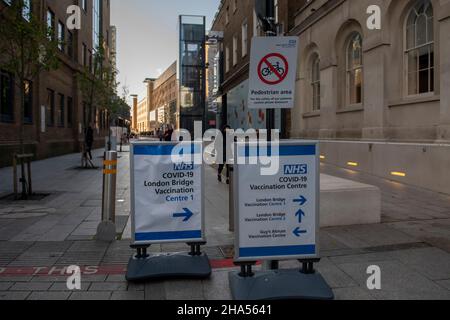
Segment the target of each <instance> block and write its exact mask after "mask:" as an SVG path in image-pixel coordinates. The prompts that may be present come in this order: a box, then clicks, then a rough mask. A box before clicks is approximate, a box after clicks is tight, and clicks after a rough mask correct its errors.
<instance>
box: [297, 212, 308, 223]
mask: <svg viewBox="0 0 450 320" xmlns="http://www.w3.org/2000/svg"><path fill="white" fill-rule="evenodd" d="M295 216H296V217H298V222H299V223H302V220H303V217H306V214H305V212H303V210H302V209H300V210H298V211H297V213H296V214H295Z"/></svg>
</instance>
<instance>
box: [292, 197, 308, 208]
mask: <svg viewBox="0 0 450 320" xmlns="http://www.w3.org/2000/svg"><path fill="white" fill-rule="evenodd" d="M306 201H308V200H306V198H305V197H304V196H301V197H300V198H298V199H294V202H295V203H300V205H301V206H303V205H304V204H305V203H306Z"/></svg>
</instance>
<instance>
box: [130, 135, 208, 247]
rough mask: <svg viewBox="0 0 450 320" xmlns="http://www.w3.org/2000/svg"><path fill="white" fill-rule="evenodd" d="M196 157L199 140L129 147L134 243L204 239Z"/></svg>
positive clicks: (200, 173)
mask: <svg viewBox="0 0 450 320" xmlns="http://www.w3.org/2000/svg"><path fill="white" fill-rule="evenodd" d="M201 156H202V143H201V142H186V143H172V142H136V143H133V145H132V148H131V187H132V190H131V197H132V199H131V202H132V208H131V210H132V231H133V232H132V233H133V242H134V244H154V243H163V242H203V241H205V236H204V214H203V213H204V212H203V211H204V202H203V201H204V198H203V194H204V190H203V177H204V173H203V166H202V165H201V164H196V163H201V162H198V157H200V159H201ZM196 159H197V161H195V160H196Z"/></svg>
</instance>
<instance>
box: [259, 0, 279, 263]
mask: <svg viewBox="0 0 450 320" xmlns="http://www.w3.org/2000/svg"><path fill="white" fill-rule="evenodd" d="M264 1H267V4H266V10H267V15H266V19H267V20H268V21H269V23H268V29H267V30H265V33H266V37H276V36H277V30H276V25H275V3H274V1H273V0H264ZM266 112H267V141H268V142H269V143H271V142H272V140H273V137H272V130H274V129H275V109H267V111H266ZM278 268H279V262H278V261H276V260H271V261H264V263H263V269H265V270H278Z"/></svg>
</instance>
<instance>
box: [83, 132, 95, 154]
mask: <svg viewBox="0 0 450 320" xmlns="http://www.w3.org/2000/svg"><path fill="white" fill-rule="evenodd" d="M84 142H85V144H86V154H87V155H88V157H89V159H90V160H92V145H93V144H94V130H93V129H92V126H91V125H89V126H88V128H87V129H86V134H85V137H84Z"/></svg>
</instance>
